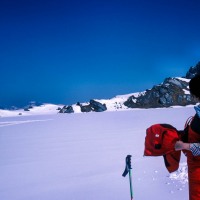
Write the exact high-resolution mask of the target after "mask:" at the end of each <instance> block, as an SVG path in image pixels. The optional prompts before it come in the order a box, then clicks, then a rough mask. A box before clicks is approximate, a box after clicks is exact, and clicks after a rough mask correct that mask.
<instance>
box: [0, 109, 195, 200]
mask: <svg viewBox="0 0 200 200" xmlns="http://www.w3.org/2000/svg"><path fill="white" fill-rule="evenodd" d="M46 113H47V112H46ZM50 113H51V112H50ZM194 113H195V111H194V109H193V108H192V107H181V108H180V107H179V108H162V109H135V110H127V111H120V112H102V113H84V114H77V113H76V114H52V113H51V114H46V115H29V116H23V115H22V116H18V117H1V118H0V177H1V178H0V199H1V200H27V199H28V200H55V199H58V200H93V199H95V200H111V199H112V200H122V199H123V200H125V199H130V190H129V179H128V176H127V177H125V178H124V177H122V173H123V171H124V167H125V157H126V156H127V155H128V154H131V155H132V168H133V169H132V174H133V192H134V200H137V199H138V200H146V199H154V200H160V199H162V200H177V199H181V200H187V199H188V183H187V165H186V158H185V156H184V155H183V154H182V158H181V165H180V169H179V170H178V171H177V172H174V173H173V174H169V173H168V171H167V170H166V168H165V166H164V162H163V158H162V157H143V150H144V138H145V134H146V133H145V130H146V128H147V127H149V126H150V125H152V124H155V123H169V124H171V125H173V126H175V127H176V128H177V129H182V128H183V126H184V123H185V121H186V119H187V118H188V117H189V116H191V115H194Z"/></svg>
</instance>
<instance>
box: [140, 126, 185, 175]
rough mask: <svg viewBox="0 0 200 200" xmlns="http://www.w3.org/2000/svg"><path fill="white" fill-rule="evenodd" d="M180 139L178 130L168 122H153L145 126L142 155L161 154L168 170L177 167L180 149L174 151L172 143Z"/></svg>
mask: <svg viewBox="0 0 200 200" xmlns="http://www.w3.org/2000/svg"><path fill="white" fill-rule="evenodd" d="M178 140H180V136H179V131H178V130H177V129H176V128H174V127H173V126H171V125H169V124H154V125H152V126H150V127H149V128H147V130H146V137H145V148H144V156H163V158H164V162H165V166H166V168H167V170H168V171H169V172H174V171H176V170H177V169H178V167H179V161H180V156H181V151H175V149H174V145H175V143H176V141H178Z"/></svg>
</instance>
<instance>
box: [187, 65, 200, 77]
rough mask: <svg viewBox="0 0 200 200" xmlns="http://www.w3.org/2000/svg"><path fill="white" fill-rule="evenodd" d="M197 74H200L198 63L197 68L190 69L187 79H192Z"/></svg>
mask: <svg viewBox="0 0 200 200" xmlns="http://www.w3.org/2000/svg"><path fill="white" fill-rule="evenodd" d="M197 74H200V62H198V63H197V65H196V66H194V67H190V69H189V71H188V72H187V73H186V78H188V79H191V78H193V77H194V76H195V75H197Z"/></svg>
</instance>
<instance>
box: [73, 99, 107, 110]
mask: <svg viewBox="0 0 200 200" xmlns="http://www.w3.org/2000/svg"><path fill="white" fill-rule="evenodd" d="M76 105H78V106H80V108H81V112H91V111H94V112H103V111H105V110H107V107H106V104H102V103H100V102H98V101H95V100H90V102H89V104H88V105H82V104H80V103H79V102H78V103H77V104H76Z"/></svg>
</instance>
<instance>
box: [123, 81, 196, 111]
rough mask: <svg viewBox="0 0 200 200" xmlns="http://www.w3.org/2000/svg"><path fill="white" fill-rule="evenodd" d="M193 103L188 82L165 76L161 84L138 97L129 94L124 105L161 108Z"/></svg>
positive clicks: (194, 101)
mask: <svg viewBox="0 0 200 200" xmlns="http://www.w3.org/2000/svg"><path fill="white" fill-rule="evenodd" d="M195 103H197V101H196V100H195V99H194V98H193V97H192V96H191V95H190V94H189V90H188V82H186V81H184V80H183V79H178V78H166V79H165V80H164V82H163V83H162V84H160V85H157V86H154V87H153V88H152V89H150V90H146V91H145V92H144V93H141V95H139V96H138V97H135V96H130V97H129V98H128V99H127V101H125V102H124V105H125V106H127V107H129V108H161V107H170V106H175V105H179V106H185V105H189V104H195Z"/></svg>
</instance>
